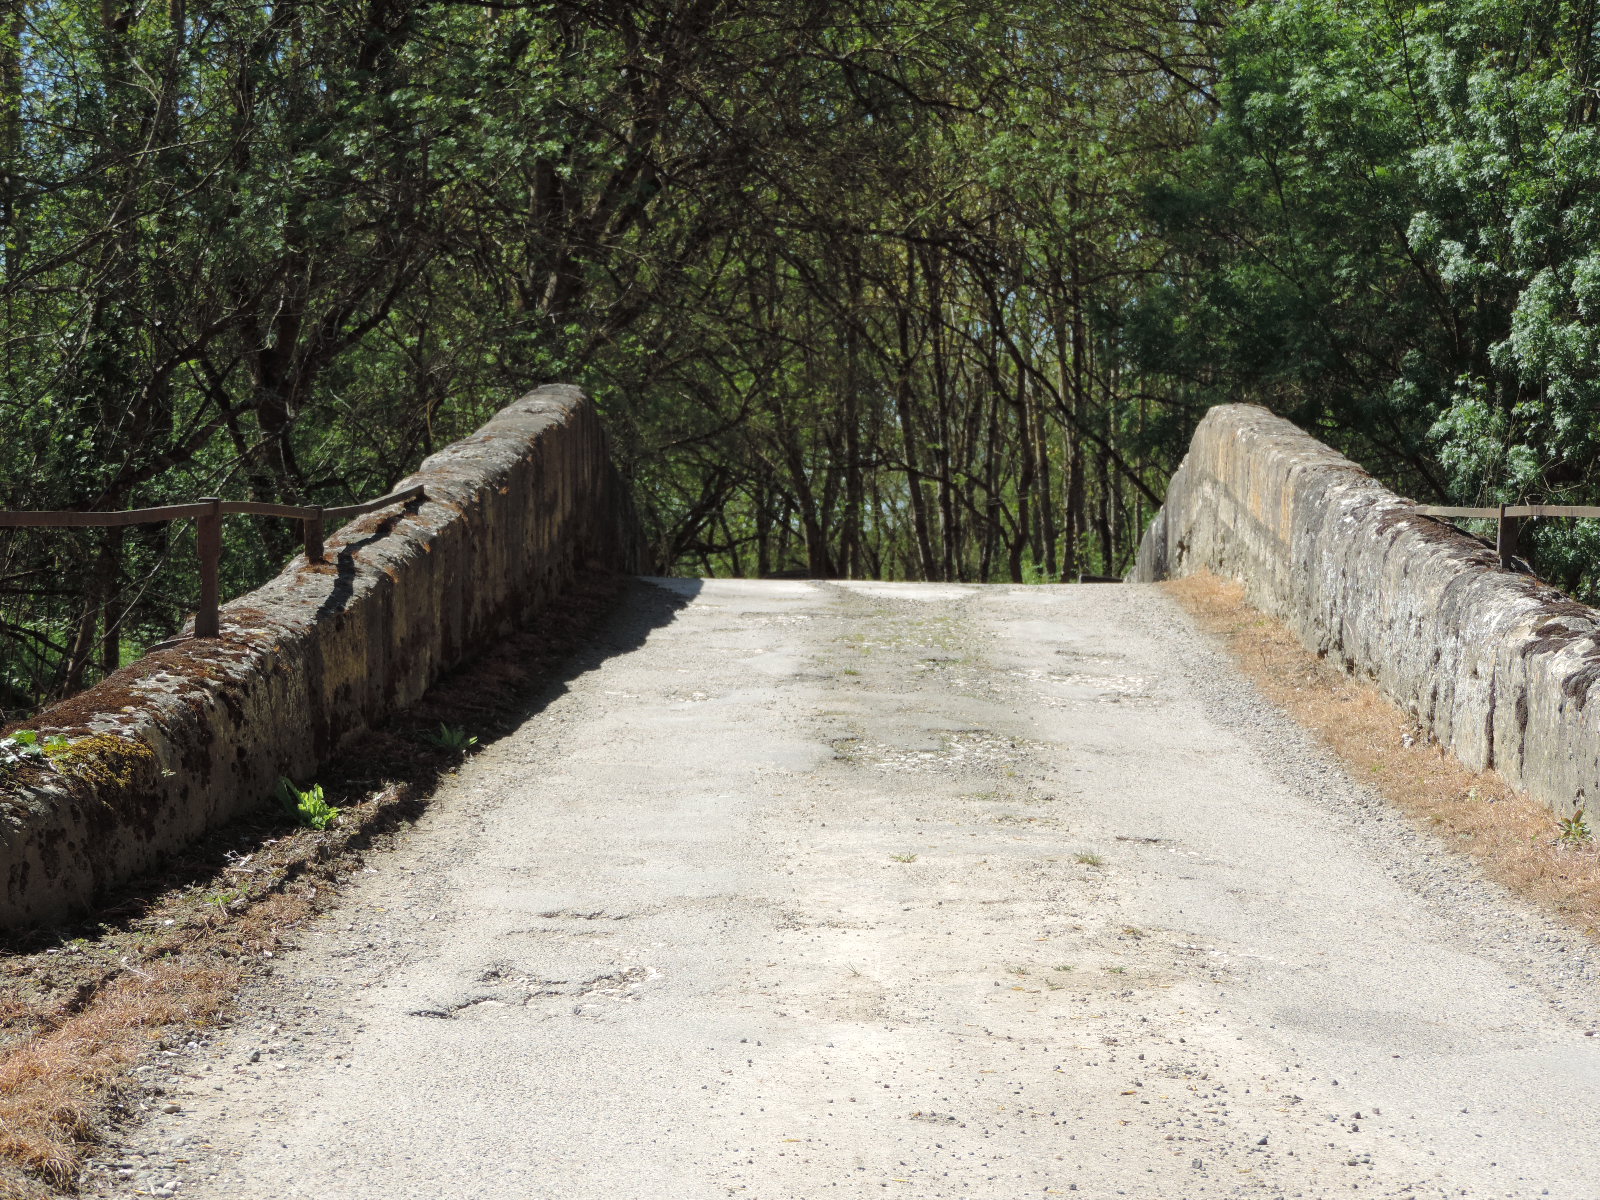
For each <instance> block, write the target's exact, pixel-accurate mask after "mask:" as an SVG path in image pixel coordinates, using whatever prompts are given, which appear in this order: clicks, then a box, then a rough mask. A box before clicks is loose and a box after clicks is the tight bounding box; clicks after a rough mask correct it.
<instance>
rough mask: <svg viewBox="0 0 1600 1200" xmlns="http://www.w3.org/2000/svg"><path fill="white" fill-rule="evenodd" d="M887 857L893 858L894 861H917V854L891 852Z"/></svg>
mask: <svg viewBox="0 0 1600 1200" xmlns="http://www.w3.org/2000/svg"><path fill="white" fill-rule="evenodd" d="M889 857H890V858H892V859H894V860H895V862H916V861H917V856H916V855H915V854H891V855H889Z"/></svg>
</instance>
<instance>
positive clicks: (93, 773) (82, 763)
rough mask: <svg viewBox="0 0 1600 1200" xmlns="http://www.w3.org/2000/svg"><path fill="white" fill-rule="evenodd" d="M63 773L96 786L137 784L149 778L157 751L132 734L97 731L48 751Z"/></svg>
mask: <svg viewBox="0 0 1600 1200" xmlns="http://www.w3.org/2000/svg"><path fill="white" fill-rule="evenodd" d="M47 753H48V754H49V756H50V761H51V762H52V763H53V764H55V768H56V770H57V771H59V772H60V773H61V774H63V775H65V776H67V777H68V778H70V779H74V780H77V781H78V782H80V783H87V784H89V785H91V786H92V787H95V788H119V789H127V788H131V787H134V786H135V785H136V784H137V783H139V782H140V781H141V780H142V779H144V778H147V777H148V775H149V773H150V771H151V770H152V769H153V768H154V766H155V762H156V755H155V751H153V750H151V749H150V747H149V746H146V745H145V744H144V743H143V742H140V741H135V740H134V739H132V738H125V737H116V736H115V735H113V734H109V733H96V734H92V735H90V736H89V737H85V738H78V739H77V740H76V741H73V742H70V743H68V744H67V745H65V746H59V747H56V748H54V749H51V750H49V751H47Z"/></svg>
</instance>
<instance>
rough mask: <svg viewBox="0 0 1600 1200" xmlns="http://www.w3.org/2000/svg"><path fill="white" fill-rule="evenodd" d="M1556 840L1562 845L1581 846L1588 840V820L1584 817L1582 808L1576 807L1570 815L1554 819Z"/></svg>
mask: <svg viewBox="0 0 1600 1200" xmlns="http://www.w3.org/2000/svg"><path fill="white" fill-rule="evenodd" d="M1556 831H1557V832H1556V841H1557V842H1559V843H1561V844H1562V845H1563V846H1581V845H1583V844H1584V843H1585V842H1587V841H1589V840H1590V837H1591V835H1590V833H1589V822H1588V820H1587V819H1586V818H1585V817H1584V813H1583V809H1582V808H1576V809H1574V810H1573V812H1572V815H1571V816H1570V817H1561V818H1559V819H1558V820H1557V821H1556Z"/></svg>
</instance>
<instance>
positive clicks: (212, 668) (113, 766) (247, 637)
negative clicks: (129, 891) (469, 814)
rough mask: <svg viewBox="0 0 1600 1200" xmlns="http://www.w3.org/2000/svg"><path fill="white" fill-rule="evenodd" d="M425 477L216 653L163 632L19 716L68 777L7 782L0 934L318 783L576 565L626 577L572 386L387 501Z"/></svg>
mask: <svg viewBox="0 0 1600 1200" xmlns="http://www.w3.org/2000/svg"><path fill="white" fill-rule="evenodd" d="M419 483H420V484H423V485H425V487H426V488H427V497H426V500H425V501H423V502H422V503H420V504H412V505H408V506H406V507H404V508H400V507H398V506H397V507H395V508H392V509H388V510H384V511H380V512H376V513H370V514H368V515H366V516H363V517H359V518H357V519H356V520H355V521H352V522H351V523H350V524H348V525H346V526H345V527H344V528H343V529H341V530H339V531H338V532H337V533H335V534H333V535H332V536H331V537H330V538H329V539H328V541H327V547H326V558H327V561H326V562H324V563H319V564H311V563H308V562H307V561H306V560H305V558H304V557H303V556H302V557H298V558H296V559H295V560H294V561H293V562H291V563H290V564H289V566H288V567H286V568H285V569H284V571H283V572H282V573H281V574H280V575H278V576H277V577H276V578H275V579H273V580H271V581H270V582H268V583H267V584H266V585H265V586H263V587H261V588H259V589H257V590H256V591H254V592H251V593H250V594H248V595H246V596H241V597H239V598H238V599H237V600H234V601H233V602H232V603H230V604H227V605H225V606H224V607H223V609H222V612H221V622H222V636H221V637H220V638H215V639H202V640H195V639H193V638H178V639H175V640H174V641H173V642H171V643H168V644H167V645H166V646H164V647H161V648H158V649H157V650H155V651H154V652H153V653H150V654H147V655H146V656H145V657H143V658H141V659H140V660H139V661H138V662H137V663H134V664H133V665H132V666H130V667H128V668H126V669H125V670H122V671H119V672H117V673H116V674H115V675H113V676H111V678H109V679H108V680H106V681H105V682H104V683H102V684H100V685H99V686H98V687H94V688H91V689H89V690H88V691H86V692H84V693H82V694H81V695H78V696H75V697H73V698H72V699H70V700H67V701H65V702H64V703H61V704H58V705H55V706H54V707H51V708H48V709H46V710H45V711H44V712H42V713H40V714H39V715H38V716H37V717H34V718H33V719H32V720H30V721H29V722H28V725H29V727H30V728H32V729H35V730H40V731H44V732H46V733H51V734H62V735H66V736H69V737H72V738H73V739H75V740H74V743H73V747H72V752H73V754H74V755H75V756H76V757H75V758H74V760H73V762H74V763H75V767H74V769H72V770H57V771H47V772H35V777H34V778H33V779H32V780H24V781H23V786H20V787H19V786H14V783H15V781H13V780H9V779H7V780H0V785H3V786H0V927H11V926H17V925H23V924H29V923H38V922H44V921H49V920H52V919H55V918H58V917H60V916H62V915H64V914H66V913H69V912H71V911H72V910H74V909H75V908H79V907H81V906H82V905H83V904H84V903H85V902H87V901H89V900H90V899H91V898H92V897H94V896H95V895H96V894H98V893H100V892H103V891H104V890H105V889H106V888H107V887H109V886H111V885H114V884H118V883H121V882H123V881H125V880H128V879H131V878H132V877H134V876H136V875H138V874H140V873H141V872H145V871H149V870H150V869H151V868H152V867H154V866H155V865H156V864H157V863H158V862H159V861H160V860H161V859H162V857H163V856H165V855H167V854H169V853H171V852H172V851H173V850H174V849H177V848H178V847H181V846H184V845H186V844H188V843H189V842H191V841H192V840H193V839H194V838H195V837H197V836H198V835H200V834H202V833H204V832H206V831H207V830H209V829H211V828H214V827H215V826H217V825H219V824H221V823H222V822H224V821H227V820H228V819H230V818H232V817H236V816H238V815H239V814H240V813H242V812H245V811H247V810H249V809H251V808H254V807H257V806H259V805H260V804H262V803H263V802H264V801H266V800H267V798H268V797H269V796H270V795H271V794H272V789H273V787H274V785H275V784H276V783H277V781H278V779H279V777H280V776H284V775H287V776H290V777H292V778H294V779H297V780H302V781H303V780H305V779H306V778H308V777H310V776H311V775H312V774H313V773H314V772H315V770H316V768H317V767H318V765H319V764H320V763H322V762H325V761H326V760H327V758H328V756H329V755H331V754H333V753H335V752H336V751H337V750H338V748H339V746H340V745H341V743H343V742H344V741H345V740H347V739H348V738H350V737H351V736H352V735H355V734H358V733H360V732H362V731H363V730H365V729H367V728H369V727H370V726H371V725H372V724H374V723H376V722H377V721H380V720H381V719H383V718H384V717H386V716H388V715H389V714H391V713H393V712H395V711H397V710H398V709H401V708H404V707H406V706H407V705H409V704H411V703H413V702H415V701H416V700H417V699H419V698H420V697H421V696H422V694H423V693H424V692H425V691H427V689H428V688H429V687H430V686H431V685H432V684H433V683H434V682H436V681H437V680H438V679H439V677H440V676H441V675H442V674H443V673H444V672H445V671H447V670H449V669H450V668H452V667H454V666H456V665H457V664H459V663H460V662H461V661H462V660H463V659H465V658H467V657H469V656H471V655H472V654H474V653H476V652H478V651H480V650H482V649H483V648H484V647H485V646H486V645H487V644H488V642H489V640H490V639H492V638H493V637H495V636H497V635H498V634H500V633H502V632H504V631H505V630H506V629H507V628H509V627H510V626H512V625H514V624H517V623H520V622H526V621H528V620H530V619H531V618H532V617H534V616H535V615H536V614H537V613H538V612H539V611H540V609H541V608H542V607H543V606H544V605H545V604H546V603H547V602H548V601H549V600H550V599H552V598H553V597H554V596H555V595H557V594H559V593H560V591H561V590H562V589H563V588H565V587H566V586H568V585H569V584H570V583H571V581H572V578H573V576H574V573H575V571H576V570H578V569H580V568H582V567H584V566H585V565H586V564H591V563H593V564H598V565H604V566H610V567H614V568H623V569H630V568H632V569H637V568H636V567H635V566H634V564H633V559H632V553H633V550H634V546H633V543H632V539H631V526H630V524H629V518H630V515H631V513H630V510H629V508H628V505H627V497H626V494H625V490H624V489H623V488H622V487H621V485H620V482H619V481H618V480H617V477H616V472H615V470H614V468H613V467H612V465H611V461H610V458H609V456H608V454H607V449H606V440H605V434H604V432H603V430H602V429H601V426H600V421H599V418H598V416H597V415H596V413H595V410H594V406H593V405H592V404H591V403H590V402H589V401H588V399H587V398H586V397H585V396H584V395H583V393H582V392H580V391H579V390H578V389H577V388H575V387H568V386H564V385H552V386H549V387H543V388H539V389H537V390H536V391H533V392H530V393H529V394H528V395H526V396H524V397H522V399H520V400H518V401H517V402H516V403H515V404H512V405H510V406H509V407H507V408H505V409H503V410H501V411H500V412H499V413H497V414H496V415H495V416H494V417H493V418H492V419H490V421H489V422H488V423H487V424H485V425H484V426H483V427H482V428H480V429H479V430H478V431H477V432H475V433H474V434H472V435H471V436H470V437H467V438H464V439H462V440H461V441H459V442H455V443H453V444H451V445H450V446H447V447H445V448H444V449H443V450H440V451H439V452H438V453H437V454H434V455H433V456H431V457H430V458H428V459H427V460H426V461H425V462H424V463H423V464H422V466H421V467H420V468H418V470H417V472H416V474H414V475H411V476H408V477H407V478H406V479H403V480H401V481H400V483H399V484H398V485H397V490H398V489H399V488H405V487H410V486H411V485H413V484H419ZM30 785H31V786H30Z"/></svg>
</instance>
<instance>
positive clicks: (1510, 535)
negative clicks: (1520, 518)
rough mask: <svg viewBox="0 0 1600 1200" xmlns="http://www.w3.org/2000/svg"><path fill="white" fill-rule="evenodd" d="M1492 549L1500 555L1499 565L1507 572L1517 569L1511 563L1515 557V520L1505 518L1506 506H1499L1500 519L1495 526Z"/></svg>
mask: <svg viewBox="0 0 1600 1200" xmlns="http://www.w3.org/2000/svg"><path fill="white" fill-rule="evenodd" d="M1494 548H1495V551H1496V552H1497V553H1498V554H1499V555H1500V565H1501V566H1502V567H1504V568H1505V569H1506V570H1507V571H1515V570H1516V569H1517V568H1516V567H1515V566H1513V565H1512V561H1513V560H1514V559H1515V558H1516V557H1517V518H1516V517H1508V516H1506V506H1505V505H1504V504H1502V505H1501V506H1500V519H1499V522H1498V523H1497V524H1496V525H1495V531H1494Z"/></svg>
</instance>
